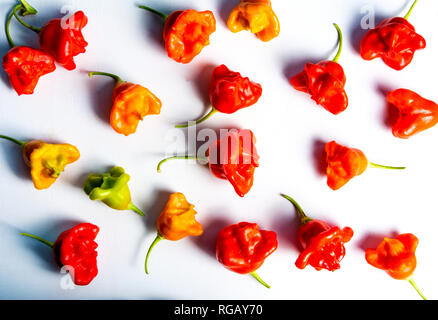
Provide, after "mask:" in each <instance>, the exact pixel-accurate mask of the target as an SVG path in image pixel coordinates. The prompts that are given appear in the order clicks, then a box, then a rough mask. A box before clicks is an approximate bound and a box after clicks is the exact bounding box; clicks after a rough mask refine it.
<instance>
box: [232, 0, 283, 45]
mask: <svg viewBox="0 0 438 320" xmlns="http://www.w3.org/2000/svg"><path fill="white" fill-rule="evenodd" d="M227 25H228V28H229V29H230V30H231V31H232V32H234V33H236V32H240V31H242V30H250V31H251V32H252V33H254V34H255V35H256V36H257V38H259V39H260V40H262V41H270V40H272V39H274V38H275V37H277V36H278V35H279V34H280V22H279V21H278V18H277V16H276V14H275V13H274V11H273V10H272V6H271V1H270V0H240V3H239V4H238V5H237V6H236V7H235V8H234V9H233V11H231V14H230V16H229V17H228V22H227Z"/></svg>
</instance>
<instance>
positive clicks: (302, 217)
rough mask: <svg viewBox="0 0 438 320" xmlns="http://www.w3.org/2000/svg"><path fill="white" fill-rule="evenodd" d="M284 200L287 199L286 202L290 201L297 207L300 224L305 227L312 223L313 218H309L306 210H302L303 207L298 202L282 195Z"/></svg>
mask: <svg viewBox="0 0 438 320" xmlns="http://www.w3.org/2000/svg"><path fill="white" fill-rule="evenodd" d="M281 196H282V197H283V198H285V199H286V200H289V201H290V203H292V204H293V205H294V207H295V209H296V210H297V215H298V218H299V219H300V224H301V225H302V226H303V225H305V224H306V223H307V222H309V221H312V218H309V217H308V216H307V215H306V214H305V213H304V210H303V209H302V208H301V206H300V205H299V204H298V202H296V201H295V200H294V199H293V198H291V197H289V196H287V195H285V194H282V195H281Z"/></svg>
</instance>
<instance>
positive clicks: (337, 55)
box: [333, 23, 344, 62]
mask: <svg viewBox="0 0 438 320" xmlns="http://www.w3.org/2000/svg"><path fill="white" fill-rule="evenodd" d="M333 25H334V26H335V28H336V30H337V31H338V36H339V48H338V52H337V53H336V56H335V57H334V59H333V61H334V62H338V60H339V57H340V56H341V52H342V45H343V43H344V37H343V36H342V31H341V28H339V26H338V25H337V24H336V23H333Z"/></svg>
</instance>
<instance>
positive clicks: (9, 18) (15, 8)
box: [5, 4, 23, 48]
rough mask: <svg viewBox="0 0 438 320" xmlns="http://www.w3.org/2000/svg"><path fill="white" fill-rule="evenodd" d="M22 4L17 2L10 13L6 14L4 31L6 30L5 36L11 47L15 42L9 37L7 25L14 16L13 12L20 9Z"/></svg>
mask: <svg viewBox="0 0 438 320" xmlns="http://www.w3.org/2000/svg"><path fill="white" fill-rule="evenodd" d="M22 7H23V6H22V5H21V4H17V5H16V6H15V7H14V9H12V11H11V13H10V15H9V16H8V19H7V20H6V26H5V32H6V38H7V39H8V42H9V45H10V46H11V48H13V47H15V43H14V41H13V40H12V38H11V34H10V31H9V26H10V25H11V21H12V17H13V16H14V12H17V10H19V9H21V8H22Z"/></svg>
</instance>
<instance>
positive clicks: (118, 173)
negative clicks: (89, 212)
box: [84, 167, 144, 216]
mask: <svg viewBox="0 0 438 320" xmlns="http://www.w3.org/2000/svg"><path fill="white" fill-rule="evenodd" d="M130 179H131V177H130V176H129V175H128V174H127V173H125V170H124V169H123V168H122V167H113V168H112V169H111V170H109V171H108V172H105V173H102V174H94V173H92V174H90V175H89V176H88V177H87V179H86V180H85V183H84V191H85V193H86V194H87V195H88V196H89V198H90V200H100V201H102V202H103V203H105V204H106V205H107V206H108V207H110V208H112V209H115V210H133V211H135V212H136V213H138V214H139V215H141V216H143V215H144V214H143V213H142V212H141V211H140V209H138V208H137V207H136V206H135V205H134V204H133V203H132V201H131V192H130V190H129V187H128V182H129V180H130Z"/></svg>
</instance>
